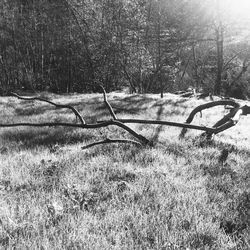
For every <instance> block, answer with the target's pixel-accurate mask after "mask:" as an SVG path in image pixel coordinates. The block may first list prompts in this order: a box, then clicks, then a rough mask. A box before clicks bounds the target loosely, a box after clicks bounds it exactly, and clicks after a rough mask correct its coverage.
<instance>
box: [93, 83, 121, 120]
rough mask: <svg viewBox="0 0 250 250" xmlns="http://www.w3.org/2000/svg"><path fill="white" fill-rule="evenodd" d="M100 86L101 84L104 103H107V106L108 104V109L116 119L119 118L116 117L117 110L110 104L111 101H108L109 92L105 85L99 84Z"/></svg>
mask: <svg viewBox="0 0 250 250" xmlns="http://www.w3.org/2000/svg"><path fill="white" fill-rule="evenodd" d="M98 86H99V87H100V88H101V90H102V93H103V99H104V103H105V104H106V106H107V108H108V110H109V113H110V115H111V116H112V117H113V119H114V120H117V117H116V115H115V112H114V110H113V108H112V106H111V105H110V103H109V102H108V99H107V93H106V91H105V89H104V87H103V86H102V85H101V84H98Z"/></svg>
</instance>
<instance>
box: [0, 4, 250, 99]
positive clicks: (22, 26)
mask: <svg viewBox="0 0 250 250" xmlns="http://www.w3.org/2000/svg"><path fill="white" fill-rule="evenodd" d="M217 2H218V1H217ZM213 3H214V4H213ZM244 31H245V30H244V28H242V27H240V25H239V24H238V23H237V22H234V23H233V24H230V23H227V21H226V19H224V17H223V12H221V9H220V8H219V6H218V5H216V0H204V1H200V0H138V1H135V0H3V1H1V3H0V93H1V94H6V93H8V92H9V91H10V90H17V89H20V90H21V89H22V90H32V91H35V90H38V91H43V90H47V91H52V92H56V93H70V92H89V91H93V90H95V88H94V86H95V83H96V82H98V83H101V84H102V85H103V86H104V87H105V89H106V90H107V91H112V90H117V89H123V88H127V89H129V91H130V92H138V93H148V92H151V93H161V95H163V93H164V92H165V91H170V92H175V91H178V90H184V89H187V88H188V87H192V88H196V89H197V90H202V91H208V92H211V93H215V94H223V95H228V96H232V95H236V97H240V98H245V97H247V95H248V94H249V92H250V91H249V87H248V85H249V84H248V81H249V79H250V77H249V74H248V64H249V55H250V49H249V44H248V43H247V42H246V41H245V40H244V39H240V38H239V37H240V35H239V34H244ZM235 34H237V39H236V40H237V41H236V40H235Z"/></svg>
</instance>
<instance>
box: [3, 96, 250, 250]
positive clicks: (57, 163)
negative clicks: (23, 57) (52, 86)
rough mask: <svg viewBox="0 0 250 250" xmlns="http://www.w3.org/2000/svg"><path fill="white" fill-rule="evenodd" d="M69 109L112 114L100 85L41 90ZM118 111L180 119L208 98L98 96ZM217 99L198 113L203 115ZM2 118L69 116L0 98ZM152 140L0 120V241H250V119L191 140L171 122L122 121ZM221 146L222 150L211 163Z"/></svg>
mask: <svg viewBox="0 0 250 250" xmlns="http://www.w3.org/2000/svg"><path fill="white" fill-rule="evenodd" d="M42 95H43V96H44V97H46V98H49V99H50V100H53V101H54V102H56V103H63V104H70V105H72V106H74V107H76V108H77V109H78V110H79V111H80V113H81V114H82V116H83V117H84V119H85V120H86V121H87V122H88V123H94V122H97V121H98V120H105V119H110V114H109V112H108V110H107V108H106V106H105V104H104V103H103V97H102V95H101V94H88V95H86V94H71V95H54V94H47V93H43V94H42ZM108 98H109V100H110V103H111V105H112V106H113V108H114V111H115V112H116V114H117V116H118V117H119V118H142V119H158V120H166V121H176V122H184V121H185V120H186V118H187V116H188V115H189V113H190V112H191V110H192V109H193V108H194V107H196V106H197V105H200V104H203V103H205V102H207V101H208V100H197V99H195V98H190V99H187V98H180V97H178V96H176V95H172V94H166V95H165V96H164V98H163V99H160V98H159V96H158V95H157V96H156V95H125V94H124V93H119V92H114V93H110V94H108ZM226 112H227V111H226V110H224V108H223V107H219V108H214V109H211V110H206V111H204V112H203V113H202V117H201V116H200V115H199V114H198V115H197V117H196V118H195V120H194V122H193V123H194V124H199V125H213V124H214V123H215V122H216V121H217V120H219V118H220V117H222V116H223V115H224V114H225V113H226ZM0 117H1V123H12V122H13V123H14V122H46V121H55V122H56V121H57V122H58V121H64V122H72V123H74V122H75V117H74V115H73V114H72V113H71V112H70V111H68V110H65V109H62V110H60V109H55V108H54V107H53V106H50V105H48V104H46V103H41V102H36V101H34V102H33V101H32V102H29V101H23V100H18V99H17V98H14V97H1V98H0ZM129 126H130V127H131V128H133V129H134V130H136V131H137V132H139V133H141V134H142V135H144V136H145V137H147V138H148V139H150V140H152V141H153V142H154V146H151V147H149V146H147V147H141V146H137V145H130V144H105V145H98V146H95V147H91V148H88V149H85V150H83V149H82V147H84V146H85V145H88V144H89V143H93V142H95V141H99V140H101V139H105V138H107V137H109V138H127V139H129V138H131V136H130V135H129V134H128V133H127V132H126V131H124V130H121V129H120V128H117V127H113V126H111V127H108V128H100V129H76V128H64V127H43V128H32V127H15V128H0V249H48V250H49V249H161V250H174V249H186V250H188V249H189V250H191V249H202V250H203V249H204V250H205V249H222V250H225V249H231V250H233V249H250V159H249V158H250V132H249V128H250V117H249V116H248V117H247V116H246V117H242V118H241V120H240V122H239V123H238V124H237V126H235V127H233V128H231V129H229V130H227V131H225V132H223V133H221V134H218V135H217V136H215V137H214V138H213V140H212V142H210V143H207V142H206V141H204V140H203V139H201V137H200V134H201V132H199V131H194V130H188V133H187V134H186V137H185V138H183V139H179V134H180V132H181V129H180V128H176V127H169V126H156V125H146V124H129ZM223 149H228V150H229V155H228V158H227V160H226V162H220V161H219V157H220V155H221V152H222V150H223Z"/></svg>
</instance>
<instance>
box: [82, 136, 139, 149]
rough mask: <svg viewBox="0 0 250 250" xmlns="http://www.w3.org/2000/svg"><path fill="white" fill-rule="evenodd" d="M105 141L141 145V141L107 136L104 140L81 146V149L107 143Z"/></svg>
mask: <svg viewBox="0 0 250 250" xmlns="http://www.w3.org/2000/svg"><path fill="white" fill-rule="evenodd" d="M107 143H132V144H135V145H139V146H142V144H141V143H139V142H137V141H133V140H125V139H109V138H107V139H105V140H102V141H98V142H94V143H91V144H89V145H86V146H84V147H82V149H87V148H90V147H93V146H97V145H101V144H107Z"/></svg>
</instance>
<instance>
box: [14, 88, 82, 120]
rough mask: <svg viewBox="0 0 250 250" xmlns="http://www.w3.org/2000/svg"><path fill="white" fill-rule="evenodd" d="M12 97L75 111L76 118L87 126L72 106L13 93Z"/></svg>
mask: <svg viewBox="0 0 250 250" xmlns="http://www.w3.org/2000/svg"><path fill="white" fill-rule="evenodd" d="M10 95H12V96H14V97H17V98H18V99H20V100H25V101H40V102H46V103H49V104H51V105H53V106H55V107H56V108H65V109H70V110H72V111H73V113H74V114H75V116H76V118H77V117H78V118H79V120H80V121H81V124H85V121H84V119H83V118H82V116H81V115H80V113H79V112H78V111H77V110H76V109H75V108H74V107H72V106H70V105H65V104H57V103H54V102H52V101H49V100H46V99H43V98H41V97H23V96H20V95H18V94H16V93H13V92H11V93H10Z"/></svg>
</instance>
